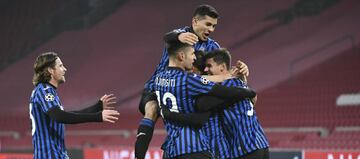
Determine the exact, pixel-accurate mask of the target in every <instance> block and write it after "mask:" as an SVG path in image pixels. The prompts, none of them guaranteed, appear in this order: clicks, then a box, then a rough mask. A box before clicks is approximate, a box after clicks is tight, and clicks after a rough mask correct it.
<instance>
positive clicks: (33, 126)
mask: <svg viewBox="0 0 360 159" xmlns="http://www.w3.org/2000/svg"><path fill="white" fill-rule="evenodd" d="M32 107H33V106H32V103H30V104H29V110H30V111H29V114H30V120H31V136H34V134H35V128H36V126H35V119H34V116H33V115H32V114H31V112H32Z"/></svg>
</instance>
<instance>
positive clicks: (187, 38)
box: [178, 32, 199, 45]
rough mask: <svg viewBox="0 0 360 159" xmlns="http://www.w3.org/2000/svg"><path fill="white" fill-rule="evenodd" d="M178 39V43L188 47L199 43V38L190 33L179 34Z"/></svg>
mask: <svg viewBox="0 0 360 159" xmlns="http://www.w3.org/2000/svg"><path fill="white" fill-rule="evenodd" d="M178 39H179V41H180V42H182V43H186V44H189V45H194V44H195V43H197V42H198V41H199V38H198V37H197V36H196V35H195V34H194V33H190V32H186V33H180V34H179V37H178Z"/></svg>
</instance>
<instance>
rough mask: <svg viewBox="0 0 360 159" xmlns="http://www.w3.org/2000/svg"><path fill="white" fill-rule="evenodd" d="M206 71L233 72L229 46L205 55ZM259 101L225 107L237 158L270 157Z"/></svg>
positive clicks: (240, 83) (233, 83) (233, 81)
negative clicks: (257, 104) (257, 106)
mask: <svg viewBox="0 0 360 159" xmlns="http://www.w3.org/2000/svg"><path fill="white" fill-rule="evenodd" d="M204 58H205V61H206V67H205V70H204V71H205V72H206V73H207V74H209V75H219V74H227V73H229V69H230V63H231V56H230V53H229V52H228V51H227V50H226V49H217V50H214V51H212V52H209V53H208V54H206V55H205V57H204ZM222 85H224V86H235V87H242V88H247V87H248V86H247V85H246V83H245V82H243V81H241V80H239V79H236V78H233V79H228V80H226V81H224V82H223V83H222ZM253 103H255V101H252V100H250V99H245V100H242V101H240V102H237V103H235V104H234V105H233V106H231V107H228V108H227V109H225V110H224V128H225V129H224V130H225V132H226V135H227V137H228V141H229V143H230V148H231V149H230V156H231V158H233V159H235V158H236V159H237V158H238V159H268V158H269V150H268V147H269V142H268V140H267V138H266V136H265V133H264V131H263V129H262V127H261V125H260V122H259V120H258V118H257V116H256V112H255V109H254V105H253Z"/></svg>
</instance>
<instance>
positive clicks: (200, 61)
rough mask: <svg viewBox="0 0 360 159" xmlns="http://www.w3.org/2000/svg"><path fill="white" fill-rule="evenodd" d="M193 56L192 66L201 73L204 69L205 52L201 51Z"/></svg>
mask: <svg viewBox="0 0 360 159" xmlns="http://www.w3.org/2000/svg"><path fill="white" fill-rule="evenodd" d="M195 56H196V60H195V61H194V64H193V66H194V67H196V68H197V69H198V70H199V71H201V72H202V73H203V72H204V69H205V58H204V56H205V52H204V51H201V50H198V51H195Z"/></svg>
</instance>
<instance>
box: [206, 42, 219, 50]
mask: <svg viewBox="0 0 360 159" xmlns="http://www.w3.org/2000/svg"><path fill="white" fill-rule="evenodd" d="M219 48H220V45H219V43H217V42H216V41H214V40H211V41H210V42H209V45H208V48H207V51H212V50H215V49H219Z"/></svg>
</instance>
